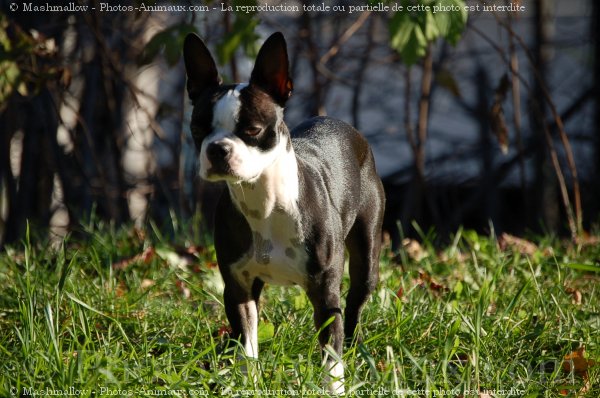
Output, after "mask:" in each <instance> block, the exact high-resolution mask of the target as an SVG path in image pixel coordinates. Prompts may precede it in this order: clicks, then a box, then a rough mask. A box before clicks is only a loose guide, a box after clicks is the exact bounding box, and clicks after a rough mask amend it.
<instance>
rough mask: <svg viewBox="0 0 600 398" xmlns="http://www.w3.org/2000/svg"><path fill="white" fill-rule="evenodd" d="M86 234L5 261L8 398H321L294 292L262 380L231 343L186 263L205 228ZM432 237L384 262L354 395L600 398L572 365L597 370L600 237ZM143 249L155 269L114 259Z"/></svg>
mask: <svg viewBox="0 0 600 398" xmlns="http://www.w3.org/2000/svg"><path fill="white" fill-rule="evenodd" d="M86 234H87V236H88V237H89V238H88V239H86V240H85V241H84V242H76V241H74V240H67V241H66V242H64V244H62V245H60V247H59V248H58V249H53V248H51V247H50V246H49V245H42V244H38V243H34V242H30V240H29V238H28V239H27V240H26V241H25V242H24V243H23V244H22V245H21V246H18V247H13V248H10V249H8V250H6V251H5V252H4V253H2V254H0V286H1V287H2V291H1V293H0V360H1V361H0V396H29V395H32V394H37V395H38V396H39V395H44V394H46V395H48V394H53V393H54V394H56V393H58V394H56V395H65V394H66V393H71V394H74V395H77V396H86V397H99V396H157V395H159V396H160V395H169V396H190V397H191V396H248V395H250V396H252V395H256V396H258V395H259V394H260V393H263V395H264V394H265V393H270V394H271V396H285V395H292V394H295V393H296V394H299V395H303V396H319V395H322V393H320V392H319V390H320V388H321V386H322V380H321V378H322V373H323V372H322V370H323V369H322V365H321V361H320V358H321V354H320V352H319V349H318V344H317V340H316V333H315V330H314V327H313V324H312V309H311V308H310V304H309V302H308V300H307V298H306V296H305V295H304V293H303V292H302V291H301V290H300V289H296V288H292V289H289V288H288V289H284V288H278V287H268V288H267V289H266V290H265V293H264V294H263V297H264V298H263V303H262V311H261V323H260V325H261V326H260V330H259V335H260V358H259V361H258V363H256V364H254V366H255V367H256V368H258V369H259V372H260V373H261V377H259V378H258V381H257V382H256V384H254V382H253V381H252V379H251V378H245V377H244V376H243V374H242V372H241V362H240V361H235V360H234V358H236V355H237V351H238V347H237V346H235V345H232V346H230V348H228V349H226V346H225V344H224V341H225V338H224V337H223V333H222V332H223V331H224V330H225V329H226V327H227V321H226V319H225V315H224V311H223V305H222V298H221V293H220V289H221V282H220V277H219V275H218V272H217V270H216V269H215V268H214V266H213V265H214V253H213V251H212V249H211V247H210V246H208V245H207V246H206V247H205V248H204V249H202V250H196V251H195V255H196V257H197V261H196V264H192V265H189V266H188V267H180V266H178V265H177V264H176V262H177V261H176V260H177V259H179V256H178V255H176V250H175V247H176V246H177V245H180V246H183V247H185V246H188V247H189V246H191V245H195V244H197V243H198V242H199V241H201V239H200V238H199V237H198V234H197V233H195V234H192V236H193V238H191V239H190V240H189V241H186V239H185V238H184V236H185V235H184V234H178V236H177V237H176V238H174V239H172V240H171V239H165V238H164V237H162V236H160V235H159V234H158V233H157V232H156V231H149V232H147V234H146V236H144V235H143V234H140V233H136V231H135V230H133V229H121V230H117V231H115V230H113V229H111V228H110V227H95V226H93V225H89V226H88V227H87V229H86ZM428 242H429V241H428V240H427V238H426V239H425V244H424V245H423V247H424V248H423V249H422V250H420V251H419V250H417V253H416V255H417V256H415V253H412V254H413V257H411V256H410V255H409V252H408V251H407V250H402V251H401V252H400V253H399V254H398V255H397V256H394V257H392V256H391V255H390V254H389V253H387V252H386V253H384V255H383V257H382V262H381V281H380V284H379V287H378V289H377V291H376V292H375V293H374V294H373V297H372V298H371V300H370V301H369V303H368V305H367V307H366V308H365V311H364V313H363V322H362V324H361V326H360V332H361V334H362V336H363V342H362V344H360V345H355V346H353V347H351V348H349V349H347V350H346V351H345V352H344V357H343V359H344V362H345V364H346V373H345V377H346V390H347V392H348V395H352V396H373V395H376V396H409V395H414V396H427V397H441V396H469V395H470V396H479V393H480V392H487V393H489V394H490V396H498V397H500V396H527V397H554V396H589V397H597V396H600V385H599V380H600V367H599V366H597V365H596V366H590V367H589V369H587V370H585V369H582V367H581V364H580V363H578V362H577V361H574V364H575V365H574V368H575V369H574V371H570V372H569V371H567V370H565V365H564V358H565V356H567V355H569V354H571V353H573V352H575V351H576V350H577V349H579V348H581V347H585V352H586V353H585V360H584V361H583V363H584V364H585V363H588V364H589V363H591V362H589V361H591V360H595V361H597V362H600V299H599V297H600V287H599V286H600V284H599V283H598V282H599V281H600V272H599V268H600V267H599V265H598V262H599V260H600V245H599V244H596V245H587V246H579V247H577V246H572V245H569V244H565V243H562V242H560V241H556V240H552V239H543V240H542V241H541V242H538V243H539V245H538V247H539V249H537V250H535V251H534V252H533V253H531V254H529V255H523V254H520V253H519V252H518V250H516V249H515V248H514V247H513V248H511V246H509V248H508V249H505V250H500V249H499V248H498V245H497V244H496V241H495V240H494V239H491V238H489V237H481V236H478V235H476V234H475V233H471V232H466V231H465V232H463V231H460V232H459V233H458V234H457V235H456V237H455V239H454V241H453V243H452V244H451V245H449V246H448V247H447V248H445V249H443V250H439V249H438V250H436V249H434V248H433V247H432V246H431V245H430V244H429V243H428ZM148 247H154V248H156V253H157V255H154V256H151V257H150V259H149V261H146V262H144V261H137V262H132V263H131V264H129V266H128V267H126V268H125V269H122V270H114V269H113V267H112V266H111V265H112V264H114V263H116V262H117V261H119V260H122V259H130V258H132V257H133V256H135V255H138V254H140V253H142V252H143V251H144V249H146V248H148ZM549 248H552V250H549ZM414 257H418V259H415V258H414ZM400 263H401V265H400ZM344 289H347V281H345V284H344ZM578 297H580V298H581V299H579V298H578ZM284 390H285V391H287V392H283V391H284ZM494 390H495V395H494ZM511 392H512V394H511ZM469 393H471V394H469ZM482 396H484V395H482Z"/></svg>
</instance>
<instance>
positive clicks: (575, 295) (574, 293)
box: [565, 287, 583, 305]
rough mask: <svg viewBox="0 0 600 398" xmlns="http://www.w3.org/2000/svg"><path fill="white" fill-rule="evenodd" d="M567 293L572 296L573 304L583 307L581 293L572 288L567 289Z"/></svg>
mask: <svg viewBox="0 0 600 398" xmlns="http://www.w3.org/2000/svg"><path fill="white" fill-rule="evenodd" d="M565 292H566V293H567V294H570V295H571V298H572V300H571V301H572V302H573V304H575V305H581V302H582V300H583V295H582V294H581V291H579V290H577V289H574V288H572V287H567V288H565Z"/></svg>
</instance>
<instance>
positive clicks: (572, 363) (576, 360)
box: [562, 346, 596, 379]
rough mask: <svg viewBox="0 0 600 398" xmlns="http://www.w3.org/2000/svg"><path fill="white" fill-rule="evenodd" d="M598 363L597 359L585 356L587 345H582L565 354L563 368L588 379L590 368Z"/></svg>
mask: <svg viewBox="0 0 600 398" xmlns="http://www.w3.org/2000/svg"><path fill="white" fill-rule="evenodd" d="M595 364H596V361H594V360H592V359H587V358H586V357H585V347H584V346H581V347H579V348H578V349H576V350H575V351H573V352H571V353H569V354H567V355H565V358H564V360H563V364H562V368H563V371H565V372H567V373H571V372H574V373H575V374H577V375H579V376H581V377H583V378H584V379H587V377H588V374H587V372H588V369H589V368H591V367H592V366H594V365H595Z"/></svg>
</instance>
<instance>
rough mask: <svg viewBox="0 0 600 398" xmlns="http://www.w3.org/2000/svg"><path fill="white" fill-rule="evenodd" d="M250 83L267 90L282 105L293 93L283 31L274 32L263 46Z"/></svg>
mask: <svg viewBox="0 0 600 398" xmlns="http://www.w3.org/2000/svg"><path fill="white" fill-rule="evenodd" d="M250 84H254V85H256V86H258V87H260V88H262V89H263V90H265V91H266V92H267V93H268V94H269V95H270V96H271V97H273V99H274V100H275V101H276V102H277V103H278V104H279V105H281V106H283V105H285V102H286V101H287V99H288V98H289V97H290V95H292V88H293V84H292V79H291V78H290V75H289V61H288V54H287V46H286V44H285V39H284V38H283V35H282V34H281V33H279V32H277V33H273V34H272V35H271V36H270V37H269V38H268V39H267V41H265V43H264V44H263V46H262V47H261V49H260V51H259V52H258V56H257V57H256V63H255V64H254V69H253V70H252V75H251V76H250Z"/></svg>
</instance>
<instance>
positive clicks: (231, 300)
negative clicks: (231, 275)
mask: <svg viewBox="0 0 600 398" xmlns="http://www.w3.org/2000/svg"><path fill="white" fill-rule="evenodd" d="M262 286H263V283H262V282H260V281H258V280H257V281H256V282H255V283H254V285H253V286H252V291H251V292H250V291H246V290H245V289H243V288H242V287H240V286H239V285H237V284H233V285H232V284H226V285H225V292H224V303H225V313H226V314H227V319H228V320H229V323H230V325H231V329H232V332H233V336H232V337H233V338H234V339H236V340H238V341H239V342H240V343H241V344H242V346H243V348H244V355H245V357H246V361H247V360H248V359H250V360H256V359H258V309H259V307H258V301H259V297H260V291H261V290H262ZM242 372H243V373H244V374H246V375H249V376H250V377H251V379H252V380H253V381H254V382H256V381H257V378H258V374H257V372H256V371H255V370H253V367H252V366H247V362H246V363H245V364H244V365H243V366H242Z"/></svg>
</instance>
